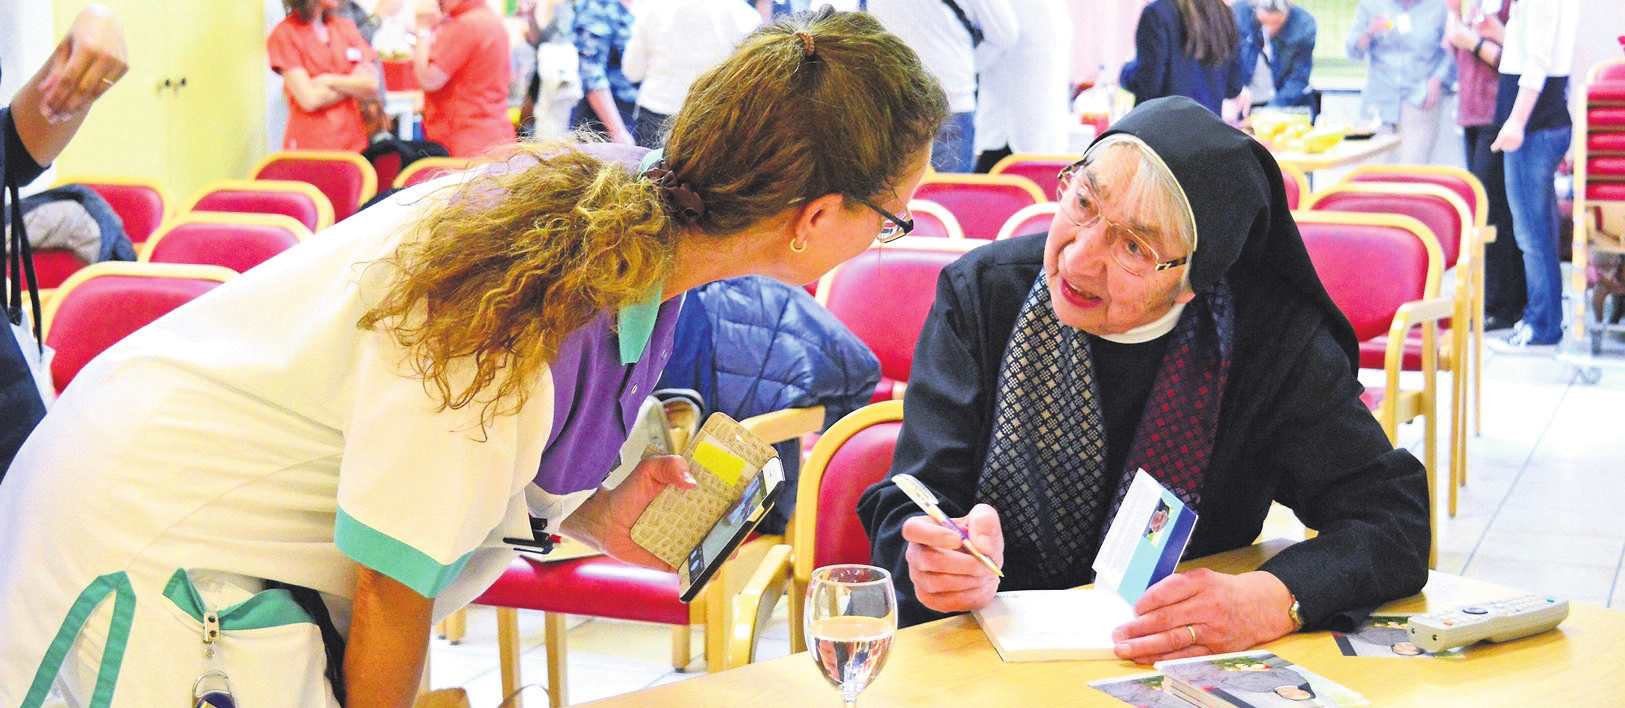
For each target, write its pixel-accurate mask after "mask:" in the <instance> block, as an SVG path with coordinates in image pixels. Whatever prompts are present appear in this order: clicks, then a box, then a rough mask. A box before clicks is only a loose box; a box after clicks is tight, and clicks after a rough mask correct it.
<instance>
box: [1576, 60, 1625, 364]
mask: <svg viewBox="0 0 1625 708" xmlns="http://www.w3.org/2000/svg"><path fill="white" fill-rule="evenodd" d="M1575 127H1576V128H1577V130H1576V131H1575V136H1574V145H1575V146H1576V147H1577V150H1578V154H1577V156H1576V159H1575V161H1574V280H1575V286H1576V288H1575V289H1576V290H1577V291H1579V292H1585V291H1586V289H1587V288H1590V289H1591V292H1590V293H1588V295H1589V297H1586V298H1583V299H1584V300H1585V301H1586V302H1585V305H1583V306H1581V307H1579V308H1577V317H1578V319H1579V321H1578V322H1577V323H1576V326H1575V328H1574V331H1576V332H1585V333H1586V337H1587V339H1589V340H1590V346H1591V353H1592V354H1601V353H1602V351H1603V343H1604V340H1605V338H1606V337H1607V336H1608V335H1609V334H1616V333H1620V332H1625V325H1622V324H1617V323H1614V322H1612V319H1613V318H1612V317H1610V316H1609V315H1610V314H1611V313H1610V312H1608V310H1610V309H1612V311H1613V313H1618V312H1620V311H1621V310H1622V309H1625V301H1622V299H1625V293H1621V292H1611V286H1610V283H1609V280H1610V275H1611V279H1612V282H1613V283H1618V282H1619V281H1620V280H1621V279H1625V273H1620V272H1618V270H1617V268H1619V266H1613V265H1612V264H1613V263H1617V259H1618V258H1619V257H1620V256H1621V255H1625V59H1614V60H1610V61H1605V62H1601V63H1598V64H1597V65H1596V66H1593V67H1592V68H1591V71H1590V72H1589V74H1588V75H1587V76H1586V87H1585V110H1583V111H1581V120H1580V122H1579V123H1578V124H1577V125H1576V126H1575ZM1602 254H1610V255H1611V256H1612V257H1611V258H1608V259H1603V258H1599V257H1598V256H1600V255H1602ZM1604 260H1607V261H1610V263H1609V265H1610V266H1611V267H1613V268H1615V271H1614V273H1612V274H1608V273H1603V272H1601V271H1602V266H1603V265H1604V264H1603V263H1602V261H1604ZM1609 299H1613V301H1614V302H1613V303H1611V308H1610V303H1609V302H1608V301H1609ZM1593 373H1594V372H1593Z"/></svg>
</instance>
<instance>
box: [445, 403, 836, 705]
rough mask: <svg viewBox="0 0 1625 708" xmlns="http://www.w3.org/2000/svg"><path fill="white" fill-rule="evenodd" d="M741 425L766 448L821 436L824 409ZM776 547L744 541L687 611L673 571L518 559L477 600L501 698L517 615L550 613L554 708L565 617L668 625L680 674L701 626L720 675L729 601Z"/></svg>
mask: <svg viewBox="0 0 1625 708" xmlns="http://www.w3.org/2000/svg"><path fill="white" fill-rule="evenodd" d="M740 424H741V425H744V426H745V427H746V428H747V429H749V430H751V431H752V432H754V433H755V434H756V435H757V436H758V437H760V438H762V439H763V440H767V441H769V442H778V441H781V440H790V439H793V438H797V437H800V436H802V435H806V434H810V433H816V432H818V430H819V429H820V428H822V427H823V425H824V409H823V407H821V406H820V407H814V408H795V409H787V410H781V411H774V412H772V413H765V414H762V415H758V416H752V417H750V418H747V419H745V420H742V421H740ZM802 474H803V475H805V474H806V473H805V472H803V473H802ZM780 541H781V539H780V538H779V537H777V536H760V537H757V538H755V539H753V540H751V541H747V542H746V543H745V544H744V545H743V547H741V548H740V550H739V551H738V552H737V553H736V555H735V556H734V557H733V558H732V559H731V560H729V561H728V562H727V563H726V564H724V565H723V566H722V568H721V569H719V571H718V573H717V575H716V576H715V577H713V578H712V580H711V581H710V582H709V583H708V584H707V585H706V587H705V589H704V590H702V591H701V592H700V596H699V598H698V599H696V600H695V601H694V602H692V603H689V604H686V605H685V604H683V603H682V602H681V601H679V600H678V588H677V583H678V581H677V575H676V574H675V573H668V572H664V571H659V570H653V569H649V568H643V567H639V566H634V565H630V564H627V563H623V562H621V561H618V560H616V559H614V558H610V557H609V556H602V555H591V556H588V557H585V558H577V559H574V560H560V561H551V562H543V561H538V560H533V559H530V558H526V557H523V556H521V557H520V558H517V559H515V560H514V561H513V562H512V563H510V564H509V565H508V569H507V570H506V571H504V572H503V574H502V576H501V577H500V578H498V579H497V581H496V583H494V584H493V585H492V586H491V587H490V588H489V589H487V590H486V591H485V593H484V594H483V595H481V596H480V597H479V598H478V599H476V600H475V601H474V603H475V604H479V605H492V606H495V607H496V608H497V630H498V632H497V633H498V643H499V652H500V657H499V661H500V664H501V671H502V693H503V695H512V694H513V692H514V691H515V690H517V689H518V688H519V687H520V686H521V685H523V684H522V682H521V681H520V680H519V649H520V648H519V639H518V636H519V634H518V626H519V625H518V616H517V612H516V610H521V609H523V610H539V611H542V612H545V613H547V617H546V634H547V636H546V646H547V678H548V682H547V685H548V696H549V700H550V702H551V705H553V706H560V705H563V704H564V702H565V697H566V695H567V694H568V682H567V681H566V679H565V673H566V671H565V669H566V665H565V660H564V657H565V646H566V642H565V627H564V615H566V614H573V615H588V616H592V617H607V618H611V619H621V620H634V621H639V622H657V623H660V624H669V625H673V628H672V668H675V669H678V670H682V669H683V668H684V667H686V666H687V665H688V663H689V661H690V658H691V657H690V653H689V628H690V627H691V626H694V625H703V626H704V628H705V652H706V668H707V670H708V671H721V670H722V669H723V668H725V663H724V662H725V661H726V658H727V638H728V630H729V627H728V618H729V617H731V616H732V603H731V598H732V597H733V595H734V594H735V593H737V592H738V590H739V588H740V586H742V585H743V583H744V581H745V580H746V579H747V578H749V577H750V575H751V570H752V568H754V563H755V562H758V561H759V559H760V558H761V557H762V556H763V555H764V554H765V553H767V551H768V550H769V549H771V548H772V547H773V546H775V545H778V544H779V542H780Z"/></svg>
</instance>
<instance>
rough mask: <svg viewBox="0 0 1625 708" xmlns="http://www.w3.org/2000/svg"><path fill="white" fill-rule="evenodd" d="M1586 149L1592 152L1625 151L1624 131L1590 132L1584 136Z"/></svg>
mask: <svg viewBox="0 0 1625 708" xmlns="http://www.w3.org/2000/svg"><path fill="white" fill-rule="evenodd" d="M1586 149H1588V150H1591V151H1592V152H1625V132H1611V133H1591V134H1589V135H1587V136H1586Z"/></svg>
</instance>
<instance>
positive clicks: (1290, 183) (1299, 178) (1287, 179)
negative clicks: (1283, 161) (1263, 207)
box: [1280, 165, 1309, 209]
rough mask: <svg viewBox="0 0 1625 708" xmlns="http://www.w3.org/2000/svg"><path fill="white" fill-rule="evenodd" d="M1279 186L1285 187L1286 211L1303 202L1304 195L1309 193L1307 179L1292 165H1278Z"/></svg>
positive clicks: (1301, 171)
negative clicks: (1279, 169)
mask: <svg viewBox="0 0 1625 708" xmlns="http://www.w3.org/2000/svg"><path fill="white" fill-rule="evenodd" d="M1280 168H1281V184H1282V186H1284V187H1286V205H1287V208H1288V209H1296V208H1298V205H1299V204H1300V203H1302V202H1303V197H1304V195H1306V194H1308V193H1309V178H1308V177H1307V176H1305V175H1304V174H1303V170H1300V169H1298V168H1296V167H1293V166H1292V165H1280Z"/></svg>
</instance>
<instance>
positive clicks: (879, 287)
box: [817, 236, 983, 401]
mask: <svg viewBox="0 0 1625 708" xmlns="http://www.w3.org/2000/svg"><path fill="white" fill-rule="evenodd" d="M982 243H983V242H981V241H977V240H975V239H944V238H915V237H913V236H907V237H904V238H901V239H898V240H896V241H893V242H891V243H887V244H876V245H874V246H870V247H869V250H867V251H864V252H863V253H861V254H859V255H858V256H857V257H856V258H853V259H852V260H849V261H847V262H845V263H842V264H840V265H838V266H835V268H834V269H832V270H830V272H828V273H825V274H824V277H823V278H821V279H819V281H818V295H817V297H818V302H819V303H821V304H822V305H823V306H824V307H827V308H829V311H830V312H833V313H835V317H836V318H837V319H839V320H840V321H841V323H842V324H845V325H846V326H847V329H850V330H852V333H853V334H856V335H857V336H858V339H861V340H863V343H864V344H866V345H868V346H869V349H870V351H873V352H874V353H875V356H876V357H878V358H879V359H880V383H879V384H877V385H876V386H875V395H874V398H873V399H872V400H874V401H884V400H887V399H891V398H902V397H903V388H904V386H906V385H907V383H908V373H909V368H910V365H911V364H912V362H913V361H914V342H915V340H917V339H919V337H920V328H921V327H923V326H924V325H925V315H926V313H927V312H930V310H931V303H932V302H934V301H935V300H936V297H937V275H938V274H940V273H941V272H942V268H943V266H946V265H948V264H949V263H952V262H954V261H955V260H958V259H959V257H960V256H962V255H964V254H965V252H966V251H969V250H971V249H972V248H976V247H977V246H979V245H982Z"/></svg>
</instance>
